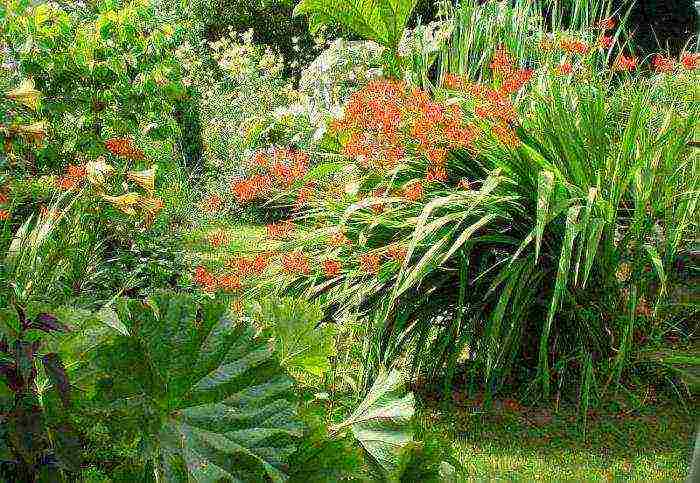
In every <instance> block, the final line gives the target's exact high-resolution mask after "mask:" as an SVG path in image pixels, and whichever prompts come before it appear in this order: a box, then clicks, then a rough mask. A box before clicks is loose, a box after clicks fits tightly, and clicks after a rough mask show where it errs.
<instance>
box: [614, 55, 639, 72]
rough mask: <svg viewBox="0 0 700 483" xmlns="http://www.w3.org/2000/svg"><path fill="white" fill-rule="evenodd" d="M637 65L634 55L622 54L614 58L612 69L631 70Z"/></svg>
mask: <svg viewBox="0 0 700 483" xmlns="http://www.w3.org/2000/svg"><path fill="white" fill-rule="evenodd" d="M636 67H637V58H636V57H627V56H625V55H624V54H620V56H619V57H618V58H617V59H615V63H614V64H613V69H614V70H616V71H632V70H634V69H635V68H636Z"/></svg>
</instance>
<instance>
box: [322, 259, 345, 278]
mask: <svg viewBox="0 0 700 483" xmlns="http://www.w3.org/2000/svg"><path fill="white" fill-rule="evenodd" d="M341 268H342V265H341V263H340V262H339V261H338V260H326V261H324V262H323V273H324V275H325V276H326V277H328V278H332V277H337V276H338V275H340V269H341Z"/></svg>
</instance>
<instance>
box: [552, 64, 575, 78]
mask: <svg viewBox="0 0 700 483" xmlns="http://www.w3.org/2000/svg"><path fill="white" fill-rule="evenodd" d="M573 71H574V67H573V66H572V65H571V63H570V62H564V63H563V64H561V65H559V66H557V68H556V73H557V74H559V75H562V76H563V75H569V74H571V73H572V72H573Z"/></svg>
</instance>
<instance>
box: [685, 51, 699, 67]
mask: <svg viewBox="0 0 700 483" xmlns="http://www.w3.org/2000/svg"><path fill="white" fill-rule="evenodd" d="M681 64H683V67H685V69H686V70H695V69H697V68H698V67H700V54H683V56H682V57H681Z"/></svg>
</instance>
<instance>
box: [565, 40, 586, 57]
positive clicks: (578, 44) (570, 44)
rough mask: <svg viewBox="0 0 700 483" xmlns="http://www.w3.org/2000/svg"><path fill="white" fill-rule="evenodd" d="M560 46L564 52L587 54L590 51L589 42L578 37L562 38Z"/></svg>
mask: <svg viewBox="0 0 700 483" xmlns="http://www.w3.org/2000/svg"><path fill="white" fill-rule="evenodd" d="M559 46H560V47H561V48H562V50H564V52H568V53H569V54H572V55H574V54H578V55H586V53H587V52H588V44H586V43H585V42H582V41H581V40H578V39H562V40H561V41H560V42H559Z"/></svg>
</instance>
